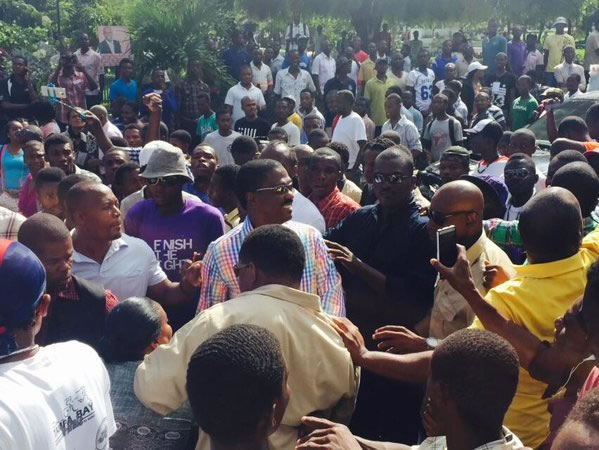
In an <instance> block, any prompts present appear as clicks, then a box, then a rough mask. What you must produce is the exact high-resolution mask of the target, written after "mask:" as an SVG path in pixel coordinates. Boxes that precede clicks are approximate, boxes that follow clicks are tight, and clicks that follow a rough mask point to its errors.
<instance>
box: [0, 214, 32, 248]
mask: <svg viewBox="0 0 599 450" xmlns="http://www.w3.org/2000/svg"><path fill="white" fill-rule="evenodd" d="M25 220H26V219H25V217H24V216H22V215H21V214H19V213H16V212H13V211H11V210H10V209H8V208H4V207H2V206H0V239H8V240H9V241H16V240H17V234H18V233H19V228H21V225H22V224H23V222H25Z"/></svg>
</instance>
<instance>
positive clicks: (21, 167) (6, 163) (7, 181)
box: [0, 144, 29, 191]
mask: <svg viewBox="0 0 599 450" xmlns="http://www.w3.org/2000/svg"><path fill="white" fill-rule="evenodd" d="M0 155H2V161H1V164H2V166H1V167H2V171H1V172H0V173H1V178H2V186H3V187H4V189H8V190H16V191H20V190H21V189H22V188H23V185H24V184H25V180H26V179H27V176H28V175H29V168H28V167H27V166H26V165H25V161H24V159H23V150H21V151H19V153H17V154H16V155H13V154H12V153H10V152H9V151H8V144H6V145H4V146H2V148H1V149H0Z"/></svg>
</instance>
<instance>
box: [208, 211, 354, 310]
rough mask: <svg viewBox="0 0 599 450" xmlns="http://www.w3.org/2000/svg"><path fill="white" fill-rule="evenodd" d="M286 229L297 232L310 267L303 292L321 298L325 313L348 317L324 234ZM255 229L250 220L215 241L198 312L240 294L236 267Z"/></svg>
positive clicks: (302, 227) (302, 228)
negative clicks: (249, 235) (244, 246)
mask: <svg viewBox="0 0 599 450" xmlns="http://www.w3.org/2000/svg"><path fill="white" fill-rule="evenodd" d="M285 226H287V227H289V228H291V229H292V230H293V231H295V232H296V233H297V234H298V236H299V238H300V239H301V241H302V243H303V245H304V250H305V252H306V266H305V268H304V275H303V277H302V283H301V290H302V291H304V292H308V293H310V294H316V295H318V296H320V302H321V305H322V309H323V311H324V312H326V313H329V314H332V315H335V316H345V301H344V295H343V288H342V286H341V277H340V276H339V273H338V272H337V269H336V268H335V264H334V263H333V260H332V258H331V257H330V256H329V254H328V250H327V247H326V245H325V243H324V241H323V239H322V236H321V235H320V233H319V232H318V231H317V230H316V229H315V228H312V227H310V226H308V225H304V224H301V223H297V222H287V223H285ZM253 229H254V227H253V226H252V223H251V222H250V219H249V218H246V219H245V221H244V222H243V223H242V224H241V225H239V226H238V227H236V228H234V229H233V230H231V231H229V232H228V233H227V234H225V235H224V236H222V237H221V238H219V239H217V240H216V241H214V242H213V243H212V244H210V246H209V247H208V250H206V255H205V256H204V264H203V267H202V280H204V282H203V283H202V290H201V293H200V303H199V305H198V312H199V311H203V310H205V309H208V308H210V307H211V306H213V305H215V304H217V303H222V302H224V301H227V300H229V299H231V298H234V297H236V296H237V295H239V293H240V291H239V284H238V282H237V277H236V276H235V273H234V272H233V267H234V266H235V264H237V262H238V261H239V250H240V249H241V244H242V243H243V241H244V239H245V238H246V237H247V235H248V234H250V232H251V231H252V230H253Z"/></svg>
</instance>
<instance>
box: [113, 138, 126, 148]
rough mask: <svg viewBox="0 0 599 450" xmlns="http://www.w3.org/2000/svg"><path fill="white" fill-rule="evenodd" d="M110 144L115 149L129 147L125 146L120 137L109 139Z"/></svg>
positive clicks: (124, 141) (123, 140)
mask: <svg viewBox="0 0 599 450" xmlns="http://www.w3.org/2000/svg"><path fill="white" fill-rule="evenodd" d="M110 142H111V143H112V145H114V146H115V147H123V148H126V147H129V144H127V141H126V140H125V139H124V138H122V137H120V136H113V137H111V138H110Z"/></svg>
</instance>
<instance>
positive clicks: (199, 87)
mask: <svg viewBox="0 0 599 450" xmlns="http://www.w3.org/2000/svg"><path fill="white" fill-rule="evenodd" d="M200 92H207V93H210V87H209V86H208V85H207V84H206V83H204V82H203V81H202V80H195V81H192V80H189V79H185V80H183V81H181V82H180V83H179V84H178V85H177V87H176V89H175V94H176V96H177V101H178V102H179V105H180V109H179V112H180V113H181V116H183V117H185V118H186V119H193V120H197V119H198V118H199V117H200V114H201V112H200V107H199V106H198V95H199V94H200Z"/></svg>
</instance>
